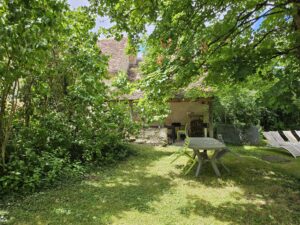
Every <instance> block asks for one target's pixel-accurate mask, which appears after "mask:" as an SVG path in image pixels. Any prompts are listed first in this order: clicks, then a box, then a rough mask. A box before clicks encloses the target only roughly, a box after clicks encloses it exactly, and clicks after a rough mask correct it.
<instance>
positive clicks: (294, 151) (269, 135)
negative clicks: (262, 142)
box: [263, 131, 300, 158]
mask: <svg viewBox="0 0 300 225" xmlns="http://www.w3.org/2000/svg"><path fill="white" fill-rule="evenodd" d="M263 136H264V137H265V138H266V140H267V142H268V144H269V146H271V147H275V148H283V149H285V150H287V151H288V152H289V153H290V154H291V155H292V156H294V158H296V157H298V156H300V146H299V147H297V146H296V145H295V144H293V143H291V142H286V141H284V139H283V138H282V137H281V136H280V134H279V133H278V132H276V131H269V132H263Z"/></svg>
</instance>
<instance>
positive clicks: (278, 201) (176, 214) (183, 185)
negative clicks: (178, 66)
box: [7, 145, 300, 225]
mask: <svg viewBox="0 0 300 225" xmlns="http://www.w3.org/2000/svg"><path fill="white" fill-rule="evenodd" d="M134 148H135V151H136V154H134V155H133V156H131V157H130V158H129V159H128V160H127V161H126V162H120V163H119V164H118V165H117V166H115V167H107V168H102V169H101V170H100V169H99V170H96V171H94V172H92V173H90V174H88V175H87V176H86V177H85V179H84V180H82V181H80V182H77V183H75V184H74V185H69V186H65V187H62V188H57V189H54V190H49V191H46V192H42V193H37V194H34V195H32V196H31V197H30V198H26V199H25V200H24V201H22V203H21V204H20V206H16V207H13V208H11V209H10V210H7V212H10V213H11V215H12V216H11V217H12V218H13V217H16V218H19V221H22V222H16V224H32V223H34V224H38V223H40V224H46V223H50V221H51V223H54V224H72V225H73V224H123V225H124V224H125V225H131V224H143V225H153V224H176V225H177V224H179V225H186V224H189V225H199V224H270V223H273V224H295V222H296V221H298V222H300V219H299V216H298V213H299V211H300V193H299V190H300V183H299V180H298V179H297V178H296V177H293V176H290V175H289V174H287V173H286V171H287V170H286V168H285V167H281V166H282V165H283V166H286V165H290V164H294V165H298V164H296V162H297V161H296V162H295V161H291V162H290V163H284V164H278V163H276V164H274V163H270V162H266V161H264V160H258V159H260V156H261V155H263V154H264V152H263V151H264V150H260V149H259V148H256V149H255V148H252V147H251V149H248V150H244V149H243V148H242V147H240V148H237V147H234V148H236V149H237V151H238V153H239V154H241V155H242V158H241V159H239V158H237V157H235V156H233V155H227V156H225V157H224V163H225V164H226V166H227V167H228V168H229V170H230V172H229V173H228V172H226V171H224V170H222V169H221V173H222V176H221V177H216V176H215V174H214V171H213V170H212V168H211V166H210V165H205V166H204V168H203V172H202V174H201V175H200V177H198V178H196V177H195V175H194V174H195V173H194V172H195V171H194V170H192V171H191V172H190V173H189V174H187V175H184V174H183V173H182V168H183V165H184V164H185V163H186V162H187V160H186V159H185V158H184V157H182V158H180V159H179V160H177V161H176V162H174V163H171V161H172V157H171V155H172V153H173V152H175V151H176V148H174V147H166V148H161V147H150V146H144V145H134ZM251 153H253V155H254V157H251ZM279 154H280V153H279ZM248 156H249V157H248ZM45 203H46V204H45ZM49 218H51V220H50V219H49Z"/></svg>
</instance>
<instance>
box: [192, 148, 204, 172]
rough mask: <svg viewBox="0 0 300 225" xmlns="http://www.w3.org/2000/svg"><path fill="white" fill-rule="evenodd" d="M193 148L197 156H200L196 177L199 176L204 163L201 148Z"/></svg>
mask: <svg viewBox="0 0 300 225" xmlns="http://www.w3.org/2000/svg"><path fill="white" fill-rule="evenodd" d="M193 150H194V154H195V156H197V158H198V166H197V170H196V177H198V176H199V174H200V171H201V167H202V164H203V158H202V156H201V153H200V151H199V149H193Z"/></svg>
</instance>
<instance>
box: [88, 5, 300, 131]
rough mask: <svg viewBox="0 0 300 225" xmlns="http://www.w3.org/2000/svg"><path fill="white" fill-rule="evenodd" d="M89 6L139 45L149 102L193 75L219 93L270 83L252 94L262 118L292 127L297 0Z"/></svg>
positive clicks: (299, 33) (299, 25) (299, 24)
mask: <svg viewBox="0 0 300 225" xmlns="http://www.w3.org/2000/svg"><path fill="white" fill-rule="evenodd" d="M90 2H91V3H92V6H91V10H94V11H95V12H98V14H99V15H108V16H110V17H111V20H112V21H113V22H115V25H114V26H113V27H112V28H111V29H110V31H111V34H112V35H115V34H116V32H117V34H116V36H120V34H121V33H122V32H124V31H125V32H127V33H128V36H129V38H130V43H131V44H132V45H133V46H137V45H138V43H143V42H145V43H146V44H145V46H146V50H147V51H146V52H147V55H146V58H145V65H144V69H143V71H144V73H145V74H146V78H145V79H144V86H145V91H146V92H149V94H148V95H149V96H151V98H154V99H157V98H163V99H165V98H168V97H170V96H172V95H173V94H174V92H176V91H177V90H178V89H179V88H180V87H185V86H187V84H189V83H191V82H193V81H194V79H193V78H194V77H205V80H206V82H207V83H208V84H209V85H213V86H218V87H219V89H221V88H222V87H223V85H231V86H234V85H239V84H240V83H244V82H246V83H247V79H248V78H249V77H250V79H252V78H256V79H262V80H265V81H269V82H270V83H272V84H273V87H270V86H269V85H266V86H268V88H267V89H266V90H268V92H266V91H265V92H264V93H263V94H259V96H260V97H261V98H260V100H259V101H262V102H264V104H265V106H266V107H267V111H268V112H272V113H271V114H269V115H277V117H278V119H279V120H281V122H282V123H288V125H286V126H291V125H292V123H291V121H287V120H286V119H285V118H290V117H291V116H292V117H293V120H296V121H297V123H298V124H299V114H298V113H295V112H297V111H299V110H297V107H296V105H297V102H299V96H300V92H299V91H300V89H299V82H300V81H299V73H300V46H299V43H300V3H299V1H298V0H278V1H272V0H266V1H262V0H245V1H229V0H226V1H219V0H212V1H206V0H196V1H194V0H184V1H182V0H172V1H170V0H160V1H152V0H144V1H135V0H128V1H121V0H119V1H118V0H117V1H110V0H90ZM124 18H126V20H124ZM149 25H151V26H152V27H154V31H153V32H152V33H151V34H150V35H149V37H148V38H147V39H146V41H145V40H144V39H143V38H142V37H143V36H142V35H141V33H145V32H146V28H147V26H149ZM258 87H260V86H256V87H255V89H254V91H257V92H259V90H258ZM237 88H238V86H237ZM246 89H248V90H253V86H250V87H246ZM268 96H269V97H268ZM273 125H275V124H273Z"/></svg>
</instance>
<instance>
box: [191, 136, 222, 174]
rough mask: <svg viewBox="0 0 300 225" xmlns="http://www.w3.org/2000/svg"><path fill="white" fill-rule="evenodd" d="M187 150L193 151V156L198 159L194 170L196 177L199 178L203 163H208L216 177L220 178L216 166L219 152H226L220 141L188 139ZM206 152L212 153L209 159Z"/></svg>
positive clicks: (207, 138)
mask: <svg viewBox="0 0 300 225" xmlns="http://www.w3.org/2000/svg"><path fill="white" fill-rule="evenodd" d="M189 139H190V141H189V145H188V148H191V149H193V151H194V153H195V155H196V156H197V158H198V167H197V170H196V177H198V176H199V174H200V171H201V167H202V165H203V163H204V162H206V161H209V162H210V163H211V165H212V167H213V169H214V171H215V173H216V175H217V176H221V173H220V171H219V169H218V166H217V164H216V162H217V160H218V159H219V157H220V156H222V154H220V153H221V151H224V150H227V147H226V145H225V144H224V143H222V142H221V141H219V140H217V139H214V138H209V137H190V138H189ZM207 151H214V153H213V155H212V156H211V157H209V156H208V154H207Z"/></svg>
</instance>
